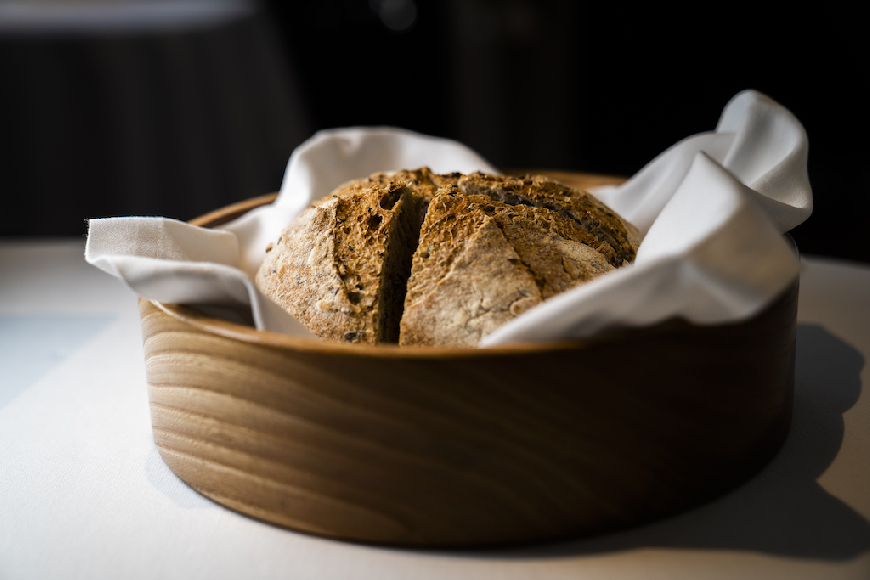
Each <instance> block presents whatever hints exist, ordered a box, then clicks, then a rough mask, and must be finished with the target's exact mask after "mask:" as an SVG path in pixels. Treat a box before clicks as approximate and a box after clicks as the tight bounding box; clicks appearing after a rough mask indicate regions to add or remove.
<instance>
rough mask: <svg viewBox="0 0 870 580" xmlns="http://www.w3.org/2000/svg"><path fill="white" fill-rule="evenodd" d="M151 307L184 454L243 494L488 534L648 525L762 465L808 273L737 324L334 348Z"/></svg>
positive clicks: (259, 508) (149, 332) (346, 527)
mask: <svg viewBox="0 0 870 580" xmlns="http://www.w3.org/2000/svg"><path fill="white" fill-rule="evenodd" d="M548 174H549V175H550V176H551V177H553V178H556V179H559V180H562V181H566V182H568V183H569V184H571V185H575V186H580V187H588V186H590V185H594V184H598V183H603V182H608V181H609V182H612V181H613V180H610V179H608V178H600V177H596V176H587V175H577V174H564V173H558V174H557V173H552V172H550V173H548ZM272 199H274V196H264V197H261V198H257V199H253V200H249V201H246V202H242V203H239V204H235V205H233V206H230V207H227V208H224V209H222V210H218V211H216V212H212V213H210V214H208V215H206V216H203V217H201V218H198V219H197V220H194V223H196V224H198V225H204V226H216V225H219V224H221V223H224V222H226V221H228V220H230V219H232V218H234V217H236V216H238V215H241V214H242V213H244V212H246V211H248V210H250V209H252V208H254V207H257V206H259V205H263V204H265V203H268V202H269V201H271V200H272ZM139 304H140V311H141V320H142V330H143V340H144V351H145V362H146V375H147V381H148V389H149V399H150V406H151V418H152V423H153V433H154V440H155V442H156V444H157V448H158V450H159V452H160V454H161V456H162V457H163V459H164V461H165V462H166V464H167V465H168V466H169V467H170V468H171V469H172V470H173V471H174V472H175V473H176V474H177V475H178V476H179V477H180V478H181V479H182V480H184V481H185V482H187V483H188V484H189V485H190V486H191V487H192V488H194V489H195V490H197V491H198V492H200V493H202V494H203V495H205V496H207V497H209V498H211V499H213V500H214V501H216V502H218V503H220V504H222V505H224V506H226V507H229V508H231V509H233V510H236V511H238V512H241V513H244V514H247V515H249V516H252V517H254V518H258V519H260V520H263V521H266V522H270V523H272V524H276V525H279V526H283V527H287V528H290V529H293V530H297V531H301V532H306V533H312V534H317V535H321V536H327V537H331V538H339V539H344V540H351V541H357V542H364V543H375V544H382V545H393V546H416V547H480V546H494V545H505V544H517V543H526V542H540V541H545V540H549V539H555V538H564V537H568V536H577V535H585V534H593V533H600V532H604V531H609V530H614V529H618V528H623V527H626V526H631V525H635V524H638V523H641V522H644V521H648V520H651V519H654V518H659V517H663V516H666V515H669V514H673V513H676V512H679V511H681V510H685V509H688V508H690V507H692V506H695V505H698V504H699V503H701V502H704V501H707V500H709V499H711V498H713V497H715V496H717V495H719V494H722V493H724V492H726V491H727V490H729V489H732V488H733V487H735V486H736V485H738V484H740V483H741V482H743V481H745V480H746V479H747V478H749V477H751V476H752V475H753V474H755V473H756V472H757V471H758V470H759V469H761V468H762V467H763V466H764V465H765V464H766V463H767V462H768V460H769V459H770V458H771V457H772V456H773V455H774V454H775V453H776V451H777V450H778V449H779V447H780V446H781V444H782V442H783V440H784V438H785V436H786V434H787V432H788V427H789V422H790V418H791V407H792V392H793V385H794V352H795V350H794V339H795V323H796V312H797V280H795V282H794V283H793V284H792V285H791V286H790V287H789V288H788V289H787V290H786V291H785V292H783V293H782V294H781V295H780V296H779V297H778V298H777V299H776V300H775V301H774V302H773V303H771V304H769V305H768V306H767V307H766V308H764V309H763V310H762V311H761V312H759V313H758V314H756V315H755V316H753V317H751V318H749V319H747V320H744V321H741V322H738V323H734V324H726V325H716V326H697V325H693V324H690V323H688V322H685V321H682V320H669V321H666V322H664V323H660V324H657V325H655V326H651V327H647V328H643V329H631V330H625V331H622V332H618V333H612V334H608V335H606V336H602V337H597V338H594V339H589V340H578V341H570V342H560V343H551V344H521V345H511V346H503V347H498V348H488V349H461V348H399V347H397V346H365V345H358V344H338V343H324V342H318V341H313V340H305V339H299V338H294V337H289V336H285V335H280V334H275V333H269V332H260V331H257V330H254V329H253V328H250V327H246V326H242V325H238V324H233V323H230V322H226V321H222V320H218V319H215V318H209V317H207V316H205V315H203V314H201V313H199V312H197V311H195V310H193V309H191V308H187V307H184V306H178V305H167V304H160V303H156V302H151V301H147V300H144V299H140V302H139Z"/></svg>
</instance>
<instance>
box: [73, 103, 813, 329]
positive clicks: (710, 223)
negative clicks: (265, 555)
mask: <svg viewBox="0 0 870 580" xmlns="http://www.w3.org/2000/svg"><path fill="white" fill-rule="evenodd" d="M806 160H807V137H806V133H805V131H804V129H803V127H802V126H801V124H800V122H799V121H798V120H797V119H796V118H795V117H794V116H793V115H792V114H791V113H790V112H789V111H788V110H786V109H785V108H783V107H782V106H780V105H778V104H777V103H775V102H773V101H772V100H770V99H769V98H767V97H765V96H763V95H761V94H759V93H757V92H754V91H744V92H742V93H740V94H738V95H737V96H736V97H734V98H733V99H732V100H731V101H730V102H729V103H728V104H727V106H726V107H725V109H724V111H723V113H722V116H721V118H720V120H719V123H718V126H717V127H716V130H715V131H713V132H709V133H702V134H699V135H695V136H692V137H689V138H687V139H685V140H683V141H681V142H679V143H677V144H676V145H674V146H673V147H671V148H669V149H668V150H666V151H665V152H664V153H662V154H661V155H660V156H659V157H657V158H656V159H654V160H653V161H652V162H651V163H650V164H649V165H647V166H646V167H644V168H643V169H642V170H641V171H639V172H638V173H637V174H636V175H635V176H634V177H632V178H631V179H630V180H628V181H627V182H626V183H624V184H622V185H620V186H609V187H602V188H597V189H596V190H594V191H593V193H595V195H597V196H598V197H599V198H600V199H601V200H602V201H604V202H605V203H606V204H608V205H609V206H610V207H611V208H613V209H614V210H615V211H617V212H618V213H619V214H620V215H622V216H623V217H625V218H626V219H628V220H629V221H631V222H632V223H634V224H635V225H636V226H637V227H638V228H639V229H640V230H641V232H642V233H643V234H645V238H644V241H643V243H642V244H641V246H640V250H639V251H638V255H637V259H636V260H635V262H634V263H633V264H630V265H628V266H624V267H622V268H620V269H618V270H616V271H614V272H611V273H609V274H607V275H605V276H601V277H599V278H596V279H595V280H592V281H591V282H588V283H586V284H584V285H582V286H579V287H577V288H575V289H573V290H570V291H568V292H565V293H563V294H560V295H558V296H555V297H554V298H551V299H550V300H547V301H546V302H544V303H543V304H541V305H539V306H537V307H536V308H533V309H531V310H529V311H528V312H526V313H525V314H523V315H522V316H519V317H517V318H516V319H514V320H513V321H511V322H510V323H508V324H505V325H504V326H502V327H501V328H499V329H498V330H496V331H495V332H494V333H492V334H491V335H489V336H487V337H485V338H484V339H483V341H482V342H481V346H493V345H497V344H503V343H507V342H517V341H543V340H557V339H563V338H581V337H587V336H590V335H592V334H595V333H598V332H601V331H605V330H607V329H610V328H623V327H626V326H629V327H630V326H638V325H648V324H652V323H655V322H658V321H661V320H664V319H667V318H672V317H682V318H686V319H688V320H690V321H693V322H696V323H702V324H713V323H721V322H727V321H736V320H740V319H742V318H745V317H747V316H750V315H752V314H753V313H755V312H757V311H758V310H759V309H761V308H762V307H764V306H765V305H766V304H767V303H769V302H770V301H771V300H772V299H774V298H775V297H776V296H777V295H778V294H779V293H780V292H781V291H782V290H783V289H785V288H786V287H787V286H788V285H789V284H790V283H791V282H792V281H794V279H795V278H796V277H797V275H798V272H799V261H798V258H797V256H796V255H795V252H794V249H793V248H792V247H790V245H789V244H788V243H787V242H786V241H785V239H784V238H783V235H782V234H784V233H785V232H787V231H788V230H790V229H791V228H793V227H795V226H796V225H798V224H800V223H802V222H803V221H804V220H805V219H806V218H807V217H808V216H809V215H810V213H811V212H812V193H811V189H810V185H809V180H808V178H807V171H806ZM424 165H425V166H429V167H430V168H431V169H432V170H433V171H435V172H437V173H450V172H454V171H459V172H462V173H471V172H474V171H478V170H480V171H484V172H489V173H496V170H495V169H494V168H492V167H491V166H489V164H487V163H486V161H485V160H484V159H483V158H481V157H480V156H479V155H477V154H476V153H475V152H473V151H471V150H470V149H468V148H467V147H465V146H463V145H461V144H459V143H455V142H452V141H448V140H444V139H439V138H434V137H428V136H423V135H419V134H416V133H413V132H410V131H404V130H400V129H393V128H374V129H367V128H351V129H336V130H329V131H323V132H320V133H318V134H316V135H315V136H314V137H312V138H311V139H310V140H309V141H307V142H306V143H304V144H302V145H301V146H300V147H299V148H298V149H297V150H296V151H294V152H293V155H292V156H291V157H290V161H289V164H288V167H287V172H286V174H285V176H284V182H283V184H282V187H281V192H280V194H279V196H278V199H277V200H276V201H275V202H274V203H273V204H270V205H269V206H265V207H261V208H258V209H256V210H254V211H251V212H249V213H248V214H246V215H244V216H242V217H241V218H239V219H237V220H235V221H233V222H230V223H228V224H226V225H224V226H221V227H220V228H218V229H217V230H207V229H204V228H198V227H196V226H191V225H188V224H183V223H181V222H177V221H175V220H168V219H164V218H108V219H99V220H91V221H90V222H89V224H90V225H89V234H88V242H87V247H86V250H85V258H86V260H87V261H88V262H90V263H91V264H94V265H95V266H97V267H99V268H101V269H103V270H105V271H106V272H109V273H110V274H112V275H114V276H116V277H118V278H120V279H122V280H123V281H124V282H125V283H126V284H127V285H128V286H129V287H130V288H131V289H132V290H133V291H134V292H136V293H137V294H138V295H139V296H142V297H144V298H148V299H151V300H157V301H160V302H166V303H190V304H200V305H202V304H239V305H245V304H248V305H250V308H251V313H252V317H253V322H254V324H255V326H256V327H257V328H258V329H261V330H274V331H279V332H287V333H289V334H293V335H296V336H311V333H309V332H308V331H307V330H306V329H304V328H303V327H302V326H301V325H300V324H299V323H298V322H296V321H295V320H293V319H292V318H291V317H290V316H289V315H288V314H286V313H285V312H284V311H283V310H281V309H280V308H278V307H277V306H276V305H275V304H274V303H272V302H271V300H269V299H267V298H266V297H264V296H263V295H262V294H261V293H260V292H259V291H258V290H257V289H256V287H255V286H254V284H253V282H252V279H253V277H254V275H255V273H256V270H257V268H258V267H259V264H260V262H261V261H262V260H263V258H264V257H265V247H266V245H267V244H268V243H269V242H272V241H274V240H275V239H277V237H278V236H279V235H280V233H281V231H282V230H283V229H284V227H286V226H287V224H289V223H290V221H291V220H292V219H293V218H294V217H295V216H296V215H298V214H299V213H300V212H301V211H302V210H304V209H305V208H306V207H307V206H308V205H309V204H311V203H312V202H314V201H316V200H318V199H320V198H322V197H325V196H326V195H328V194H329V193H330V192H331V191H332V190H333V189H334V188H335V187H336V186H338V185H340V184H341V183H344V182H345V181H347V180H349V179H354V178H360V177H365V176H367V175H369V174H371V173H375V172H378V171H394V170H398V169H402V168H414V167H420V166H424Z"/></svg>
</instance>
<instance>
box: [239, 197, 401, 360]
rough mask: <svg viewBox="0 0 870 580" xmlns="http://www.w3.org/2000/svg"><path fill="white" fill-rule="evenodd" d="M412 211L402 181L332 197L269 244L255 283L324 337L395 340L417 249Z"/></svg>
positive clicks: (349, 340)
mask: <svg viewBox="0 0 870 580" xmlns="http://www.w3.org/2000/svg"><path fill="white" fill-rule="evenodd" d="M409 209H410V210H411V211H410V212H409V211H406V210H409ZM413 210H414V200H413V198H412V195H411V192H410V190H409V189H408V188H406V187H405V186H404V185H403V184H401V183H392V184H390V185H379V184H376V185H373V186H371V187H368V188H361V189H358V190H354V191H346V192H344V193H343V195H341V196H337V195H335V196H332V197H331V198H329V199H328V200H326V201H325V202H322V203H321V204H319V205H316V206H314V207H310V208H308V209H307V210H305V211H304V212H303V213H302V214H300V215H299V217H298V218H297V219H296V220H294V222H293V223H292V224H291V225H290V226H289V227H288V228H287V229H286V230H285V231H284V233H283V234H282V235H281V237H280V238H279V239H278V242H277V243H276V244H272V245H270V246H269V247H268V248H267V250H266V259H265V261H264V262H263V264H262V265H261V266H260V270H259V271H258V273H257V277H256V284H257V286H258V287H259V288H260V290H261V291H262V292H263V293H264V294H266V296H269V297H270V298H271V299H272V300H274V301H275V302H276V303H277V304H279V305H280V306H281V307H282V308H284V309H285V310H286V311H287V312H289V313H290V314H292V315H293V316H294V317H296V319H297V320H299V322H301V323H302V324H303V325H305V326H306V327H307V328H308V329H309V330H311V331H312V332H313V333H314V334H316V335H317V336H319V337H321V338H324V339H327V340H338V341H345V342H361V343H380V342H396V341H397V340H398V333H397V330H396V329H397V328H398V319H396V316H401V307H402V303H403V301H404V295H405V290H404V285H405V280H406V279H407V276H408V272H407V271H405V270H407V264H408V262H409V255H410V252H411V251H412V249H413V247H414V246H415V242H414V239H412V238H415V237H416V232H414V231H413V229H414V226H413V222H415V221H416V219H417V217H416V215H414V211H413Z"/></svg>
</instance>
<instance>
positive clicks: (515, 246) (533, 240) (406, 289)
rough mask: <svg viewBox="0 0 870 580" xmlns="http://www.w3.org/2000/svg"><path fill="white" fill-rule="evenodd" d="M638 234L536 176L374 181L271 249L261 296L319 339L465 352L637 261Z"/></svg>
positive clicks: (357, 185) (411, 176)
mask: <svg viewBox="0 0 870 580" xmlns="http://www.w3.org/2000/svg"><path fill="white" fill-rule="evenodd" d="M639 242H640V236H639V234H638V232H637V230H636V229H635V228H634V227H633V226H632V225H631V224H629V223H628V222H625V221H624V220H622V219H621V218H620V217H619V216H617V215H616V214H615V213H614V212H613V211H612V210H610V209H609V208H608V207H607V206H605V205H604V204H602V203H601V202H600V201H598V200H597V199H595V198H594V197H592V196H591V195H590V194H588V193H586V192H583V191H579V190H575V189H571V188H569V187H567V186H565V185H562V184H560V183H557V182H555V181H551V180H549V179H546V178H544V177H540V176H528V177H526V178H514V177H509V176H495V175H485V174H480V173H477V174H471V175H461V174H448V175H439V174H434V173H432V172H431V171H429V169H427V168H420V169H413V170H403V171H399V172H397V173H395V174H383V173H380V174H374V175H372V176H370V177H368V178H366V179H360V180H354V181H351V182H349V183H346V184H344V185H342V186H340V187H339V188H338V189H336V190H335V191H334V192H333V195H332V197H330V198H327V199H326V200H325V201H322V202H320V203H319V204H315V205H314V206H312V207H311V208H309V209H308V210H306V211H305V212H303V213H302V214H301V215H300V216H299V217H298V218H297V219H296V220H295V221H294V223H293V224H291V225H290V226H289V227H288V228H287V229H286V230H285V231H284V233H283V234H282V236H281V238H280V239H279V241H278V243H277V244H275V245H273V246H270V248H269V250H268V253H267V258H266V261H265V262H264V263H263V265H262V267H261V268H260V271H259V274H258V276H257V284H258V286H259V287H260V289H261V290H262V291H263V292H264V293H265V294H266V295H267V296H270V297H271V298H272V299H273V300H275V302H277V303H278V304H280V305H281V306H282V307H284V308H285V309H286V310H287V311H288V312H290V314H292V315H293V316H295V317H296V318H297V319H298V320H299V321H300V322H302V323H303V324H305V325H306V326H307V327H308V328H309V329H310V330H312V331H313V332H314V333H315V334H317V335H318V336H320V337H322V338H325V339H331V340H343V341H346V342H367V343H387V342H399V343H400V344H402V345H443V346H446V345H450V346H474V345H476V344H477V343H478V342H479V341H480V339H481V338H483V337H484V336H486V335H487V334H489V333H491V332H492V331H494V330H495V329H496V328H498V327H499V326H501V325H503V324H505V323H506V322H508V321H510V320H511V319H513V318H515V317H516V316H519V315H520V314H522V313H523V312H525V311H526V310H528V309H529V308H532V307H533V306H535V305H537V304H540V303H541V302H542V301H544V300H546V299H548V298H550V297H552V296H555V295H556V294H558V293H560V292H564V291H565V290H568V289H570V288H573V287H575V286H577V285H578V284H582V283H584V282H587V281H589V280H591V279H593V278H595V277H597V276H600V275H602V274H605V273H607V272H609V271H611V270H613V269H614V268H618V267H620V266H622V265H624V264H627V263H630V262H632V261H633V260H634V256H635V254H636V252H637V247H638V244H639Z"/></svg>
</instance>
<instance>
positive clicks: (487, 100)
mask: <svg viewBox="0 0 870 580" xmlns="http://www.w3.org/2000/svg"><path fill="white" fill-rule="evenodd" d="M726 12H727V13H726ZM860 23H861V19H860V18H859V17H858V16H857V15H855V14H849V13H847V12H842V11H834V10H833V9H831V10H826V9H825V8H824V7H816V9H815V10H814V11H813V12H812V13H809V12H807V13H803V12H801V11H800V10H798V9H797V8H792V11H791V12H790V13H788V14H783V13H779V14H773V13H771V14H766V13H764V12H763V11H760V10H759V8H758V7H757V6H755V7H753V6H750V7H748V8H746V9H743V8H742V7H739V6H736V5H733V4H729V6H728V10H727V11H725V10H723V11H721V13H719V12H717V11H716V10H714V9H713V8H710V9H707V10H706V11H701V12H691V13H686V12H685V11H676V10H674V11H668V10H664V9H662V8H661V7H660V6H659V5H658V4H651V5H647V6H646V7H638V6H631V7H630V8H629V7H628V6H627V5H625V4H622V3H616V2H610V3H607V4H604V3H590V2H569V1H565V0H536V1H532V0H507V1H502V2H495V1H488V0H450V1H446V2H436V1H433V0H320V1H317V2H283V1H278V0H275V1H272V2H266V3H264V4H261V5H259V8H258V10H257V12H256V13H255V14H254V15H252V16H247V17H243V18H239V19H235V20H231V21H228V22H225V23H223V24H220V25H218V26H212V27H205V28H200V29H191V30H184V29H180V30H179V29H172V30H158V31H151V32H149V33H136V34H111V35H91V36H81V35H77V36H64V35H45V34H42V35H39V34H37V35H32V34H30V35H21V34H18V35H16V34H12V35H10V34H6V35H3V34H2V33H0V79H6V82H4V81H3V80H0V83H3V84H0V106H2V108H0V132H2V133H0V134H2V135H3V139H2V141H3V148H4V149H3V150H0V155H2V157H0V171H2V175H3V177H2V183H3V184H4V185H2V187H3V195H4V199H6V200H8V202H7V204H5V205H6V207H7V211H6V212H5V213H0V235H5V236H29V235H39V236H45V235H82V234H84V232H85V222H84V220H85V219H86V218H91V217H101V216H106V215H131V214H140V215H143V214H144V215H166V216H169V217H177V218H181V219H189V218H191V217H194V216H196V215H199V214H202V213H204V212H206V211H208V210H210V209H213V208H216V207H219V206H221V205H225V204H227V203H230V202H233V201H237V200H239V199H243V198H246V197H251V196H255V195H260V194H263V193H267V192H270V191H275V190H277V189H278V187H279V186H280V181H281V176H282V174H283V171H284V167H285V165H286V161H287V158H288V157H289V155H290V153H291V152H292V150H293V148H294V147H295V146H297V145H298V144H299V143H301V142H302V141H303V140H304V139H305V138H307V137H308V136H310V135H311V134H312V133H313V132H315V131H317V130H319V129H323V128H330V127H342V126H351V125H394V126H400V127H405V128H409V129H413V130H416V131H419V132H422V133H426V134H432V135H438V136H444V137H449V138H453V139H458V140H460V141H462V142H464V143H466V144H467V145H469V146H470V147H472V148H473V149H475V150H477V151H478V152H480V153H481V154H482V155H483V156H484V157H485V158H487V159H488V160H489V161H490V162H491V163H493V164H494V165H496V166H497V167H500V168H528V167H535V168H551V169H560V170H577V171H589V172H597V173H606V174H614V175H624V176H629V175H631V174H633V173H635V172H636V171H638V170H639V169H640V168H641V167H642V166H643V165H645V164H646V163H647V162H648V161H650V160H651V159H652V158H653V157H655V155H657V154H658V153H660V152H661V151H663V150H664V149H665V148H667V147H668V146H670V145H672V144H673V143H675V142H676V141H678V140H680V139H682V138H684V137H687V136H689V135H692V134H694V133H698V132H702V131H709V130H712V129H714V128H715V126H716V122H717V120H718V118H719V115H720V113H721V111H722V109H723V107H724V106H725V104H726V103H727V102H728V100H729V99H730V98H731V97H733V96H734V95H735V94H737V93H738V92H740V91H741V90H743V89H755V90H758V91H761V92H763V93H765V94H767V95H768V96H770V97H772V98H773V99H774V100H776V101H778V102H779V103H781V104H782V105H784V106H785V107H787V108H788V109H790V110H791V111H792V112H793V113H794V114H795V115H796V116H797V117H798V119H800V120H801V121H802V123H803V124H804V127H805V128H806V130H807V133H808V136H809V142H810V152H809V175H810V181H811V183H812V185H813V189H814V195H815V210H814V214H813V216H811V217H810V219H809V220H808V221H807V222H806V223H805V224H803V225H801V226H799V227H798V228H796V229H795V230H794V231H793V232H792V235H793V237H794V238H795V240H796V241H797V244H798V247H799V249H800V250H801V251H802V252H803V253H806V254H817V255H818V254H821V255H825V256H830V257H836V258H842V259H849V260H859V261H864V262H870V240H868V235H867V233H866V230H865V227H864V222H865V221H866V219H867V210H868V207H870V204H868V201H867V198H868V195H870V191H868V186H867V183H868V176H867V171H868V169H870V167H868V163H867V161H866V160H867V159H868V155H870V151H868V141H867V139H866V137H865V136H866V135H868V134H870V124H868V116H867V103H868V96H870V94H868V81H867V79H866V77H867V72H868V71H870V66H868V64H870V60H868V56H870V50H868V48H870V47H868V40H867V36H866V35H865V34H864V33H863V32H862V31H861V30H860V28H859V25H860ZM10 207H16V208H17V209H16V210H15V211H8V210H9V208H10Z"/></svg>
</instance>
